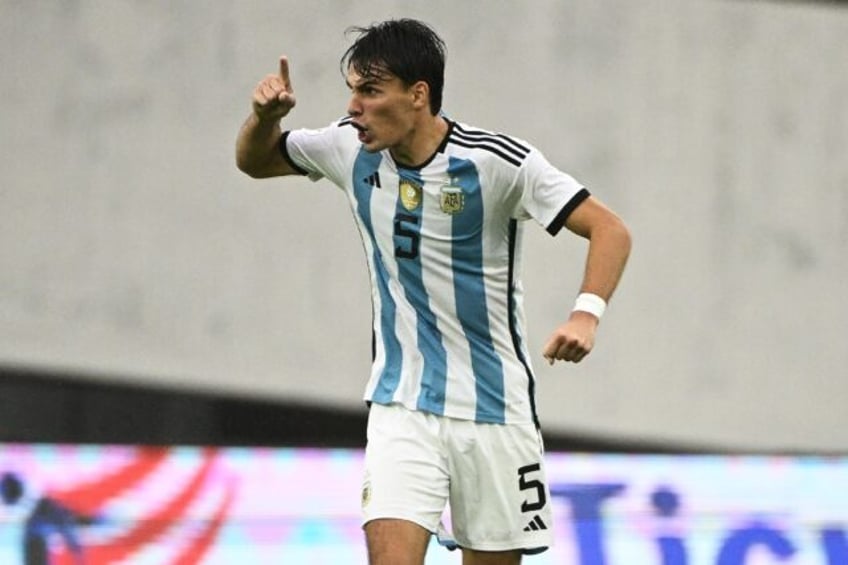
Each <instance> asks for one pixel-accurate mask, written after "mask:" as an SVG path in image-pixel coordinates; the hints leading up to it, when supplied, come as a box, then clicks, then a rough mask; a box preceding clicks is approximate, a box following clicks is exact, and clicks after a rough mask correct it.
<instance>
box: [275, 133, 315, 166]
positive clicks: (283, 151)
mask: <svg viewBox="0 0 848 565" xmlns="http://www.w3.org/2000/svg"><path fill="white" fill-rule="evenodd" d="M290 133H291V132H290V131H284V132H283V135H281V136H280V141H278V142H277V147H278V148H279V150H280V155H282V156H283V159H285V160H286V163H288V164H289V165H291V167H292V168H293V169H294V170H295V171H297V172H298V173H300V174H301V175H308V174H309V171H306V170H304V169H303V168H302V167H300V166H299V165H298V164H297V163H295V162H294V160H293V159H292V158H291V155H289V150H288V147H286V139H287V138H288V137H289V134H290Z"/></svg>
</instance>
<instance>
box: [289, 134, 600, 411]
mask: <svg viewBox="0 0 848 565" xmlns="http://www.w3.org/2000/svg"><path fill="white" fill-rule="evenodd" d="M448 123H449V130H448V134H447V136H446V137H445V140H444V142H443V143H442V145H441V146H440V147H439V149H438V151H437V152H436V153H435V154H434V155H433V157H432V158H431V159H430V160H429V161H428V162H427V163H425V164H424V165H422V166H420V167H418V168H407V167H404V166H400V165H398V164H397V163H396V162H395V161H394V160H393V159H392V157H391V155H390V153H389V151H388V150H385V151H380V152H376V153H369V152H367V151H365V150H364V149H363V148H362V146H361V144H360V142H359V140H358V139H357V132H356V130H355V129H354V128H353V127H352V126H350V125H349V120H348V119H343V120H340V121H338V122H335V123H333V124H331V125H330V126H328V127H326V128H323V129H317V130H304V129H300V130H293V131H290V132H286V133H285V134H284V135H283V138H282V139H281V142H280V148H281V151H282V153H283V155H284V156H285V157H286V159H288V160H289V162H290V163H291V164H292V165H293V166H294V167H296V168H297V169H298V170H299V171H300V172H302V173H304V174H308V175H309V177H310V178H311V179H313V180H318V179H320V178H327V179H328V180H330V181H332V182H333V183H334V184H336V185H338V186H339V187H341V188H342V190H344V192H345V193H346V194H347V196H348V198H349V200H350V204H351V207H352V209H353V213H354V218H355V220H356V224H357V226H358V227H359V231H360V233H361V235H362V241H363V244H364V247H365V253H366V256H367V260H368V266H369V272H370V278H371V289H372V300H373V309H374V322H373V330H374V335H373V337H374V359H373V366H372V371H371V377H370V379H369V381H368V384H367V386H366V390H365V400H367V401H369V402H377V403H380V404H390V403H400V404H403V405H405V406H406V407H408V408H411V409H414V410H422V411H426V412H431V413H434V414H438V415H444V416H448V417H452V418H460V419H466V420H476V421H478V422H493V423H526V422H536V421H537V420H536V411H535V404H534V382H535V378H534V376H533V370H532V368H531V364H530V356H529V354H528V351H527V344H526V339H525V335H526V334H525V332H524V307H523V290H522V285H521V280H520V276H519V274H520V272H521V239H522V222H521V221H522V220H526V219H530V218H532V219H534V220H536V221H537V222H538V223H539V224H541V225H542V226H543V227H545V228H546V229H547V230H548V231H550V232H551V233H552V234H555V233H556V232H557V231H558V230H559V229H560V228H561V226H562V225H563V223H564V221H565V218H566V217H567V215H568V214H569V213H570V212H571V211H572V210H573V209H574V208H575V207H576V206H577V205H578V204H579V203H580V202H582V201H583V200H584V199H585V198H586V197H587V196H588V194H589V193H588V192H587V191H586V189H585V188H584V187H583V186H581V185H580V184H578V183H577V181H575V180H574V179H573V178H572V177H570V176H569V175H567V174H565V173H563V172H561V171H559V170H557V169H556V168H555V167H553V166H552V165H551V164H550V163H548V162H547V161H546V160H545V158H544V157H543V156H542V154H541V153H540V152H539V151H538V150H536V149H535V148H533V147H532V146H530V145H529V144H527V143H526V142H524V141H521V140H517V139H515V138H512V137H508V136H505V135H502V134H494V133H490V132H486V131H483V130H480V129H477V128H473V127H469V126H467V125H463V124H460V123H456V122H450V121H449V122H448Z"/></svg>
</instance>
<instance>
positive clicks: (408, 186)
mask: <svg viewBox="0 0 848 565" xmlns="http://www.w3.org/2000/svg"><path fill="white" fill-rule="evenodd" d="M399 190H400V202H401V204H403V207H404V208H406V209H407V210H409V211H412V210H415V209H416V208H418V207H419V206H421V193H422V191H421V187H420V186H418V185H417V184H415V183H414V182H412V181H409V180H406V179H403V180H401V181H400V187H399Z"/></svg>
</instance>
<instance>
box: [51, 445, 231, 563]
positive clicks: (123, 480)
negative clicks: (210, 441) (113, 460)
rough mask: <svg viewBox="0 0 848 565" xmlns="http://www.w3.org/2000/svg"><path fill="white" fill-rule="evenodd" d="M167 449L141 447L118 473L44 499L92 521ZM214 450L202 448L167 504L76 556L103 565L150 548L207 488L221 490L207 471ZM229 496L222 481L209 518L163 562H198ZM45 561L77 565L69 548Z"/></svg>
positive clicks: (148, 474) (145, 475)
mask: <svg viewBox="0 0 848 565" xmlns="http://www.w3.org/2000/svg"><path fill="white" fill-rule="evenodd" d="M169 451H170V450H169V449H167V448H143V449H140V450H139V451H138V454H137V456H136V458H135V459H134V460H133V461H131V462H130V463H128V464H126V465H125V466H124V467H122V468H119V469H118V470H115V471H112V472H109V473H107V474H104V475H103V476H100V477H98V478H97V479H95V480H93V481H90V482H88V483H84V484H80V485H76V486H74V487H71V488H66V489H62V490H56V491H52V492H50V497H51V498H52V499H53V500H56V501H57V502H59V503H60V504H62V505H63V506H65V507H66V508H69V509H70V510H72V511H74V512H76V513H78V514H80V515H83V516H87V517H90V518H92V519H93V520H94V521H95V523H96V521H97V519H98V518H99V514H100V513H101V512H102V511H103V509H104V507H105V506H106V505H107V503H109V502H110V501H111V500H113V499H115V498H117V497H120V496H123V495H125V494H127V493H128V492H129V491H131V489H133V488H135V487H138V486H140V485H141V484H142V483H144V481H145V480H148V479H149V478H150V477H151V475H152V474H153V473H154V472H155V471H156V470H157V469H158V468H159V467H160V466H161V465H162V464H163V463H164V462H165V461H166V460H167V458H168V455H169ZM216 456H217V450H216V449H212V448H209V449H205V450H204V451H203V455H202V458H201V460H200V462H199V465H198V468H197V469H196V470H195V471H194V472H193V474H192V475H191V478H190V480H189V481H188V482H187V483H186V484H185V485H184V486H182V487H181V489H180V490H179V491H177V492H176V493H175V494H174V495H173V496H172V497H171V498H170V499H169V500H167V501H165V502H164V503H162V504H160V505H159V506H158V507H155V508H152V509H149V510H147V511H146V512H147V514H146V515H143V516H139V517H138V518H137V519H136V520H135V521H134V522H132V523H130V524H127V525H126V527H125V528H124V530H123V531H122V532H120V533H118V534H116V535H115V536H114V537H112V538H111V539H108V540H105V541H100V542H97V543H89V544H82V548H81V554H82V556H83V559H84V562H85V563H86V564H87V565H107V564H111V563H118V562H121V561H123V560H125V559H127V558H128V557H130V556H132V555H133V554H135V553H137V552H139V551H141V550H143V549H146V548H149V547H151V546H153V544H155V543H156V542H157V540H159V539H160V538H161V537H162V536H163V535H164V534H165V533H167V532H168V531H169V530H171V529H172V528H173V527H175V526H176V525H178V524H180V523H181V522H182V521H184V520H185V519H186V516H187V510H188V509H189V507H190V506H191V505H192V503H195V502H196V501H197V500H199V499H200V498H201V497H202V496H203V495H204V493H205V491H207V490H209V489H217V490H220V488H221V481H211V480H210V473H211V471H212V468H213V466H214V464H215V462H216ZM234 495H235V484H234V482H233V481H227V482H226V484H225V485H224V494H223V497H222V499H221V501H220V502H219V503H218V504H217V507H216V508H215V509H214V511H213V512H212V514H211V515H210V516H206V517H203V518H202V519H201V520H200V522H201V523H202V524H203V527H202V528H201V529H200V531H198V532H192V536H191V537H190V538H189V539H188V540H187V541H186V546H185V547H184V548H182V549H181V551H179V553H176V554H175V555H174V556H173V557H172V558H171V559H169V561H168V562H169V563H175V564H179V565H193V564H196V563H199V562H200V561H201V559H202V558H203V556H204V555H205V554H206V552H207V551H208V550H209V548H210V547H211V546H212V545H213V543H214V541H215V538H216V537H217V535H218V532H219V531H220V528H221V526H222V525H223V524H224V523H225V522H226V518H227V514H228V512H229V509H230V507H231V505H232V502H233V500H234ZM50 562H51V563H54V564H56V565H77V563H79V561H78V556H76V555H74V553H73V552H72V551H71V549H70V548H57V549H54V550H53V551H52V552H51V560H50Z"/></svg>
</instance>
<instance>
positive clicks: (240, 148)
mask: <svg viewBox="0 0 848 565" xmlns="http://www.w3.org/2000/svg"><path fill="white" fill-rule="evenodd" d="M281 134H282V130H281V128H280V122H279V120H273V119H271V120H269V119H264V120H263V119H260V118H259V117H258V116H257V115H256V113H255V112H251V113H250V115H249V116H248V117H247V119H246V120H245V122H244V124H243V125H242V127H241V129H240V130H239V134H238V137H237V139H236V165H237V166H238V168H239V169H240V170H241V171H243V172H245V173H247V174H248V175H250V176H252V177H255V178H263V177H268V176H273V174H274V172H273V168H274V165H275V164H276V163H277V162H278V159H279V148H278V147H277V144H278V143H279V140H280V135H281Z"/></svg>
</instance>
